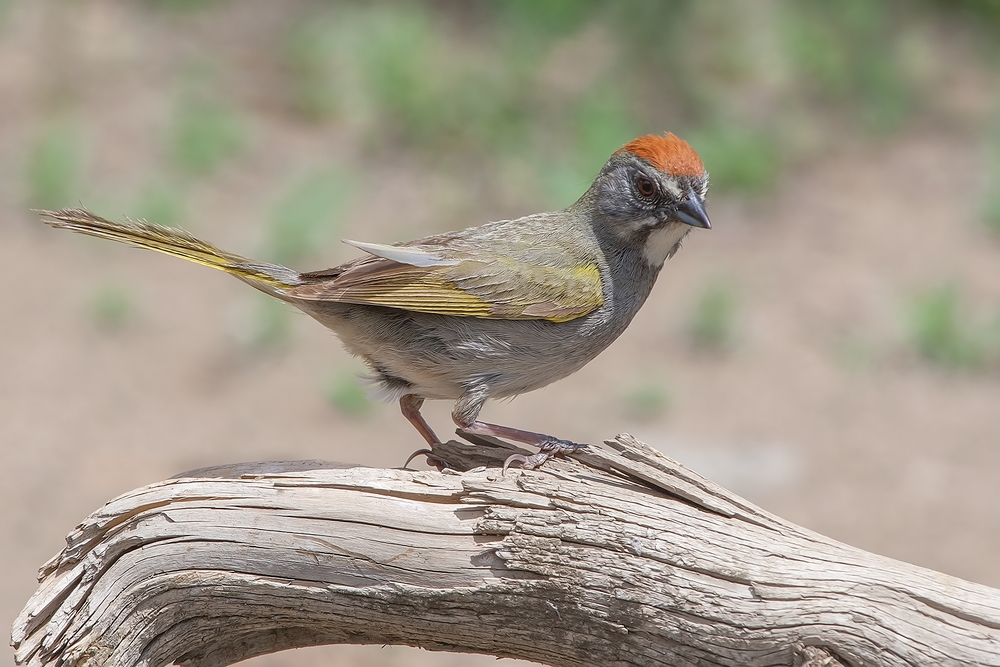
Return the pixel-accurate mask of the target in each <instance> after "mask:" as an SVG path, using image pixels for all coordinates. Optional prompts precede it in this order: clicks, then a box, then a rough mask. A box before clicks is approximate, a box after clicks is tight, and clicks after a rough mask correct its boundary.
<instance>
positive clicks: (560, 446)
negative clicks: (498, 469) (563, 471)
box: [503, 438, 587, 472]
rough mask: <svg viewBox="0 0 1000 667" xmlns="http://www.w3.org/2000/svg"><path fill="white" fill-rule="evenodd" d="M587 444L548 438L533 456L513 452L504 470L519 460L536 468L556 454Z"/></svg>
mask: <svg viewBox="0 0 1000 667" xmlns="http://www.w3.org/2000/svg"><path fill="white" fill-rule="evenodd" d="M586 446H587V445H581V444H580V443H578V442H573V441H571V440H560V439H559V438H548V439H546V440H544V441H542V442H541V443H540V444H539V445H538V449H539V452H538V453H537V454H532V455H531V456H525V455H524V454H511V455H510V456H508V457H507V460H506V461H504V463H503V472H507V468H508V467H509V466H510V464H511V463H514V462H518V463H520V464H521V467H522V468H524V469H526V470H534V469H535V468H538V467H539V466H541V465H542V464H543V463H545V462H546V461H548V460H549V459H550V458H552V457H554V456H566V455H567V454H572V453H573V452H577V451H580V450H581V449H584V448H585V447H586Z"/></svg>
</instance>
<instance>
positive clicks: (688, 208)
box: [674, 190, 712, 229]
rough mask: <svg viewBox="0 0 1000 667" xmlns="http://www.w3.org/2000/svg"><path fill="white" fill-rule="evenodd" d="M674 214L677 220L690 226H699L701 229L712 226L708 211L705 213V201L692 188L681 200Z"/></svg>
mask: <svg viewBox="0 0 1000 667" xmlns="http://www.w3.org/2000/svg"><path fill="white" fill-rule="evenodd" d="M674 215H675V216H676V219H677V220H679V221H680V222H683V223H684V224H687V225H691V226H692V227H701V228H702V229H711V228H712V222H711V221H710V220H709V219H708V213H705V202H704V201H702V199H701V197H699V196H698V194H697V193H696V192H695V191H694V190H691V191H690V192H689V194H688V198H687V199H686V200H684V201H683V202H681V204H680V206H678V207H677V212H676V213H675V214H674Z"/></svg>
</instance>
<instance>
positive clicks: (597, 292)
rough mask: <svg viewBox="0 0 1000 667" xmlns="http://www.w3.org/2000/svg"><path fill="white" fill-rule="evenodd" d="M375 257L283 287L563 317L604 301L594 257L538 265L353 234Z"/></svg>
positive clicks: (477, 312) (407, 306) (470, 310)
mask: <svg viewBox="0 0 1000 667" xmlns="http://www.w3.org/2000/svg"><path fill="white" fill-rule="evenodd" d="M348 243H349V244H350V245H353V246H355V247H357V248H360V249H361V250H364V251H366V252H368V253H370V254H371V255H373V257H368V258H365V259H363V260H360V261H356V262H353V263H351V264H348V265H345V266H344V267H342V270H341V269H340V268H339V269H334V270H329V271H318V272H316V273H311V274H310V273H306V274H302V278H303V280H305V281H306V282H305V284H304V285H300V286H297V287H294V288H292V289H289V290H287V291H286V293H287V294H288V296H290V297H293V298H295V299H302V300H305V301H335V302H341V303H357V304H365V305H371V306H386V307H389V308H400V309H403V310H411V311H416V312H420V313H435V314H438V315H454V316H464V317H482V318H492V319H508V320H535V319H539V320H550V321H553V322H566V321H568V320H573V319H576V318H578V317H582V316H584V315H586V314H587V313H589V312H591V311H592V310H594V309H595V308H597V307H598V306H600V305H601V304H602V303H604V289H603V282H602V280H601V273H600V270H599V268H598V266H597V264H596V263H586V264H584V265H582V266H540V265H535V264H532V263H529V262H526V261H522V260H519V259H517V258H515V257H511V256H492V257H489V258H487V259H483V258H479V257H474V256H472V255H470V254H468V253H462V252H458V251H442V250H437V249H427V248H420V247H414V246H391V245H380V244H375V243H360V242H355V241H348Z"/></svg>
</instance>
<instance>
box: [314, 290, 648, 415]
mask: <svg viewBox="0 0 1000 667" xmlns="http://www.w3.org/2000/svg"><path fill="white" fill-rule="evenodd" d="M296 305H297V306H298V307H299V308H301V309H302V310H304V311H305V312H307V313H308V314H309V315H311V316H313V317H314V318H316V319H317V320H319V321H320V322H321V323H323V324H324V325H325V326H327V327H328V328H330V329H332V330H333V331H334V332H336V334H337V335H338V336H339V337H340V339H341V340H342V341H343V343H344V345H345V346H346V347H347V349H348V351H350V352H351V353H353V354H356V355H358V356H361V357H363V358H364V359H365V360H366V361H367V362H368V364H369V365H370V366H371V367H372V369H373V370H374V371H375V374H376V379H377V380H378V382H379V383H380V384H381V386H382V388H383V389H384V390H385V392H386V393H387V394H388V395H389V396H390V397H392V396H398V395H402V394H404V393H414V394H418V395H420V396H423V397H425V398H440V399H457V398H458V397H459V396H460V395H461V394H462V393H463V392H464V391H465V390H466V389H468V388H469V387H472V386H477V385H483V384H485V385H486V386H487V387H488V393H489V395H490V396H493V397H498V398H502V397H507V396H514V395H517V394H521V393H524V392H527V391H531V390H533V389H538V388H540V387H544V386H545V385H547V384H549V383H551V382H554V381H556V380H559V379H562V378H564V377H566V376H567V375H570V374H571V373H574V372H576V371H577V370H579V369H580V368H581V367H583V366H584V365H585V364H586V363H587V362H589V361H590V360H591V359H593V358H594V357H596V356H597V355H598V354H599V353H600V352H601V351H602V350H604V348H606V347H607V346H608V345H610V344H611V342H612V341H614V340H615V338H617V337H618V335H619V334H620V333H621V332H622V330H624V329H625V326H627V324H628V320H630V319H631V316H629V317H628V318H627V319H626V320H625V321H623V322H615V321H613V320H615V319H616V318H611V317H609V315H610V313H609V309H608V308H607V307H606V306H605V307H603V308H599V309H598V310H596V311H594V312H593V313H591V314H590V315H587V316H584V317H581V318H578V319H576V320H572V321H569V322H548V321H544V320H491V319H482V318H471V317H448V316H444V315H432V314H427V313H413V312H409V311H405V310H399V309H394V308H381V307H377V306H358V305H348V304H337V303H315V302H314V303H297V304H296Z"/></svg>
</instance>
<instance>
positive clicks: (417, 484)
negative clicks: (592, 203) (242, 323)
mask: <svg viewBox="0 0 1000 667" xmlns="http://www.w3.org/2000/svg"><path fill="white" fill-rule="evenodd" d="M470 440H472V442H471V443H461V442H457V441H452V442H449V443H443V444H442V445H440V446H439V447H437V448H435V454H436V455H438V456H440V457H441V458H443V459H445V460H447V461H448V462H449V463H451V464H452V465H453V466H454V467H455V469H454V470H446V471H445V472H444V473H438V472H424V471H419V472H418V471H412V470H398V469H396V470H378V469H372V468H363V467H347V466H340V465H334V464H328V463H323V462H318V461H304V462H270V463H256V464H240V465H234V466H222V467H217V468H211V469H205V470H200V471H194V472H191V473H187V474H185V475H183V476H179V477H177V478H174V479H170V480H166V481H163V482H159V483H156V484H151V485H149V486H146V487H143V488H140V489H137V490H135V491H132V492H130V493H127V494H125V495H123V496H121V497H119V498H116V499H114V500H112V501H111V502H109V503H108V504H106V505H105V506H104V507H103V508H101V509H100V510H98V511H97V512H95V513H94V514H92V515H91V516H90V517H88V518H87V519H86V520H85V521H84V522H83V523H81V524H80V525H79V526H77V528H76V529H75V530H74V531H73V532H72V533H71V534H70V535H69V537H68V538H67V543H66V548H65V549H63V551H62V552H61V553H60V554H58V555H57V556H56V557H54V558H53V559H52V560H51V561H49V562H48V563H46V564H45V565H44V566H43V567H42V569H41V571H40V585H39V588H38V591H37V592H36V593H35V595H34V596H33V597H32V598H31V600H30V601H29V602H28V604H27V605H26V606H25V608H24V610H23V611H22V613H21V615H20V616H19V617H18V618H17V620H16V622H15V623H14V627H13V632H12V641H13V645H14V647H15V658H16V660H17V662H18V663H19V664H26V665H31V666H38V667H40V666H42V665H58V666H62V665H65V666H68V667H69V666H72V667H77V666H80V667H84V666H86V667H96V666H99V665H108V666H111V665H114V666H121V665H125V666H131V665H143V666H150V667H154V666H159V665H166V664H170V663H180V664H185V665H192V666H199V667H216V666H221V665H228V664H231V663H233V662H237V661H239V660H243V659H246V658H249V657H252V656H255V655H261V654H264V653H270V652H274V651H279V650H283V649H287V648H293V647H300V646H309V645H317V644H331V643H375V644H407V645H411V646H421V647H424V648H427V649H431V650H446V651H463V652H476V653H486V654H491V655H496V656H501V657H514V658H521V659H526V660H532V661H536V662H539V663H543V664H548V665H556V666H560V667H562V666H567V667H568V666H581V665H612V666H626V665H642V666H658V665H698V666H723V665H725V666H728V665H741V666H743V665H746V666H750V667H755V666H765V665H766V666H773V665H788V666H792V665H795V666H806V667H838V666H846V665H851V666H862V665H865V666H869V665H871V666H883V665H885V666H888V665H986V666H994V667H997V666H1000V591H997V590H993V589H990V588H987V587H985V586H980V585H977V584H973V583H970V582H966V581H962V580H960V579H956V578H954V577H950V576H947V575H944V574H940V573H936V572H933V571H930V570H926V569H923V568H919V567H916V566H912V565H908V564H905V563H901V562H898V561H894V560H891V559H888V558H884V557H881V556H877V555H874V554H870V553H866V552H864V551H861V550H859V549H855V548H852V547H849V546H847V545H844V544H840V543H838V542H835V541H833V540H830V539H829V538H826V537H823V536H821V535H818V534H816V533H813V532H811V531H808V530H806V529H804V528H801V527H798V526H795V525H794V524H791V523H789V522H787V521H784V520H782V519H780V518H778V517H775V516H773V515H771V514H769V513H767V512H765V511H763V510H761V509H760V508H757V507H755V506H753V505H752V504H750V503H748V502H747V501H745V500H743V499H741V498H739V497H737V496H735V495H733V494H731V493H729V492H728V491H726V490H725V489H722V488H721V487H719V486H718V485H716V484H713V483H712V482H710V481H708V480H706V479H704V478H702V477H700V476H698V475H696V474H695V473H692V472H691V471H688V470H686V469H685V468H683V467H682V466H680V465H679V464H677V463H676V462H674V461H672V460H671V459H669V458H667V457H666V456H663V455H662V454H660V453H659V452H656V451H655V450H653V449H651V448H649V447H648V446H646V445H644V444H643V443H640V442H638V441H636V440H634V439H632V438H631V437H629V436H625V435H623V436H619V437H618V438H617V439H616V440H614V441H609V442H608V443H607V446H604V447H593V446H591V447H590V448H588V450H587V451H584V452H580V453H577V454H574V456H573V459H571V460H553V461H549V462H548V463H546V464H545V466H544V467H543V468H542V469H540V470H533V471H520V470H509V471H508V472H507V474H506V475H501V473H500V471H499V469H498V468H497V467H496V466H497V465H498V464H499V463H500V462H502V461H503V460H504V459H506V457H507V456H508V455H509V454H510V453H512V452H513V451H514V450H513V449H512V448H511V445H508V444H506V443H501V442H499V441H494V440H490V439H484V438H470ZM489 466H492V467H489Z"/></svg>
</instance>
